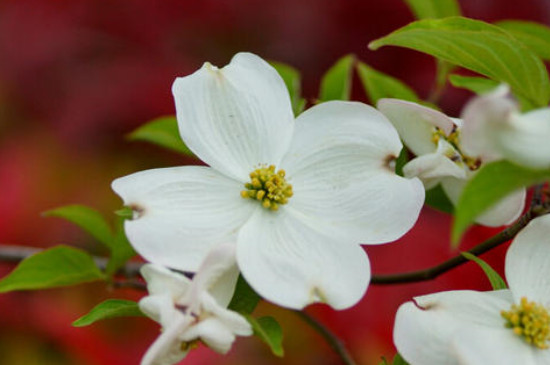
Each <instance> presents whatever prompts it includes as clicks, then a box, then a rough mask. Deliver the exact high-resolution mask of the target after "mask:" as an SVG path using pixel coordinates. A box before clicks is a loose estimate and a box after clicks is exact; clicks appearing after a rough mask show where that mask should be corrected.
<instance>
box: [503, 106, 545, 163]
mask: <svg viewBox="0 0 550 365" xmlns="http://www.w3.org/2000/svg"><path fill="white" fill-rule="evenodd" d="M495 133H498V135H497V137H498V146H497V147H498V148H499V150H500V152H501V153H502V155H503V157H504V158H506V159H508V160H510V161H513V162H516V163H518V164H520V165H524V166H528V167H532V168H537V169H544V168H549V167H550V143H548V141H550V108H543V109H537V110H533V111H531V112H529V113H526V114H523V115H518V114H513V115H511V116H510V119H509V121H508V124H507V125H503V126H500V128H499V129H498V130H495Z"/></svg>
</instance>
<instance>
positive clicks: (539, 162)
mask: <svg viewBox="0 0 550 365" xmlns="http://www.w3.org/2000/svg"><path fill="white" fill-rule="evenodd" d="M463 118H464V128H463V134H464V149H465V151H467V152H468V153H473V154H477V155H479V156H483V157H486V158H491V159H497V158H504V159H507V160H510V161H512V162H515V163H517V164H519V165H523V166H527V167H531V168H535V169H543V168H550V143H548V141H550V108H539V109H536V110H532V111H529V112H527V113H524V114H522V113H520V111H519V108H518V104H517V102H516V101H515V100H513V99H512V98H511V97H510V95H509V88H508V87H507V86H506V85H501V86H500V87H498V88H496V89H495V90H494V91H492V92H490V93H488V94H485V95H481V96H478V97H476V98H474V99H473V100H472V101H471V102H470V103H468V105H466V107H465V109H464V112H463Z"/></svg>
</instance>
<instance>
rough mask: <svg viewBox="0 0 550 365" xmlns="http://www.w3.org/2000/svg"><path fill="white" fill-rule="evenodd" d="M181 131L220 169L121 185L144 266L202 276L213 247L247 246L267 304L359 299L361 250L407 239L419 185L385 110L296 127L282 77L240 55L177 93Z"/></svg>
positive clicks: (318, 116) (321, 112) (333, 109)
mask: <svg viewBox="0 0 550 365" xmlns="http://www.w3.org/2000/svg"><path fill="white" fill-rule="evenodd" d="M172 91H173V94H174V98H175V102H176V110H177V119H178V125H179V131H180V134H181V137H182V139H183V141H184V142H185V143H186V144H187V146H188V147H189V148H190V149H191V150H192V151H193V152H194V153H195V154H196V155H197V156H198V157H199V158H200V159H202V160H203V161H204V162H205V163H207V164H208V165H209V166H210V167H204V166H183V167H175V168H164V169H155V170H148V171H142V172H138V173H135V174H132V175H129V176H126V177H123V178H120V179H117V180H115V181H114V182H113V185H112V186H113V189H114V190H115V192H116V193H117V194H118V195H120V196H121V197H122V198H123V200H124V203H125V204H126V205H127V206H130V207H133V208H134V210H135V212H136V214H135V219H133V220H130V221H126V223H125V230H126V233H127V235H128V238H129V240H130V242H131V243H132V245H133V246H134V247H135V248H136V250H137V251H138V252H139V253H140V254H141V255H142V256H143V257H145V258H146V259H147V260H149V261H151V262H154V263H157V264H162V265H165V266H168V267H171V268H175V269H179V270H184V271H185V270H187V271H194V270H196V268H197V265H198V263H199V262H201V260H202V258H203V257H204V255H205V253H206V252H208V250H209V249H210V247H212V246H213V245H216V244H218V243H220V242H225V241H235V242H236V243H237V262H238V266H239V269H240V270H241V272H242V274H243V275H244V277H245V278H246V280H247V281H248V283H249V284H250V285H251V286H252V287H253V288H254V289H255V290H256V291H257V292H258V293H259V294H260V295H261V296H263V297H264V298H266V299H268V300H270V301H272V302H274V303H276V304H279V305H282V306H286V307H291V308H302V307H304V306H305V305H307V304H309V303H312V302H318V301H321V302H326V303H329V304H330V305H332V306H333V307H334V308H339V309H341V308H346V307H349V306H351V305H353V304H355V303H356V302H357V301H358V300H359V299H360V298H361V297H362V296H363V294H364V293H365V290H366V288H367V285H368V283H369V280H370V264H369V261H368V258H367V256H366V253H365V252H364V250H363V249H362V248H361V246H360V245H359V244H360V243H362V244H380V243H386V242H390V241H393V240H396V239H397V238H399V237H401V236H402V235H403V234H404V233H405V232H407V231H408V230H409V229H410V228H411V227H412V226H413V224H414V223H415V222H416V219H417V217H418V214H419V212H420V209H421V207H422V204H423V201H424V189H423V187H422V183H421V182H420V181H419V180H418V179H416V178H412V179H406V178H403V177H400V176H398V175H396V174H395V172H394V168H393V164H394V163H393V161H394V160H395V158H396V156H397V155H398V154H399V152H400V150H401V148H402V145H401V142H400V140H399V136H398V135H397V132H396V131H395V129H394V128H393V126H392V125H391V123H389V122H388V120H387V119H386V118H385V117H384V116H383V115H382V114H381V113H379V112H378V111H377V110H376V109H374V108H372V107H369V106H367V105H364V104H361V103H357V102H338V101H334V102H327V103H323V104H319V105H316V106H314V107H312V108H310V109H309V110H307V111H305V112H304V113H302V114H301V115H300V116H299V117H298V118H297V119H296V121H294V116H293V113H292V108H291V103H290V97H289V94H288V91H287V89H286V87H285V84H284V82H283V80H282V79H281V77H280V76H279V75H278V73H277V71H276V70H275V69H274V68H272V67H271V66H270V65H269V64H268V63H266V62H265V61H263V60H262V59H261V58H259V57H257V56H255V55H253V54H249V53H239V54H237V55H236V56H235V57H234V58H233V59H232V60H231V63H230V64H229V65H227V66H226V67H224V68H222V69H218V68H217V67H215V66H213V65H211V64H209V63H205V64H204V66H203V67H202V68H201V69H199V70H198V71H196V72H195V73H193V74H192V75H190V76H187V77H182V78H178V79H176V81H175V82H174V85H173V88H172Z"/></svg>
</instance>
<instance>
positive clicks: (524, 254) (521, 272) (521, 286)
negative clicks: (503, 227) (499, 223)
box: [506, 215, 550, 308]
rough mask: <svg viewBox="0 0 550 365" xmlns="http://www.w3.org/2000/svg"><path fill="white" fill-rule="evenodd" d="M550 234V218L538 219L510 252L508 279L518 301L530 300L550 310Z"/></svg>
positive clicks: (524, 230) (525, 230) (548, 216)
mask: <svg viewBox="0 0 550 365" xmlns="http://www.w3.org/2000/svg"><path fill="white" fill-rule="evenodd" d="M549 233H550V215H544V216H542V217H538V218H535V219H533V220H532V221H531V222H530V223H529V224H528V225H527V227H525V228H524V229H523V230H521V231H520V232H519V233H518V235H517V236H516V238H514V241H513V243H512V245H511V246H510V248H509V249H508V252H507V253H506V279H507V281H508V284H509V286H510V289H511V290H512V292H513V294H514V298H515V299H516V301H517V302H519V300H520V298H521V297H527V299H529V300H530V301H536V302H538V303H541V304H544V305H546V306H547V307H548V308H550V264H549V263H550V234H549Z"/></svg>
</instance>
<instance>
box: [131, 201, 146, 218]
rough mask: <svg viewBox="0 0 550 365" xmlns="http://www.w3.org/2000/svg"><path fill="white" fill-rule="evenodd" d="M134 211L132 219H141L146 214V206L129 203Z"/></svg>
mask: <svg viewBox="0 0 550 365" xmlns="http://www.w3.org/2000/svg"><path fill="white" fill-rule="evenodd" d="M127 207H128V208H129V209H131V211H132V220H136V219H139V218H141V217H143V216H144V215H145V208H144V207H143V206H141V205H139V204H137V203H132V204H129V205H127Z"/></svg>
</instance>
